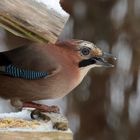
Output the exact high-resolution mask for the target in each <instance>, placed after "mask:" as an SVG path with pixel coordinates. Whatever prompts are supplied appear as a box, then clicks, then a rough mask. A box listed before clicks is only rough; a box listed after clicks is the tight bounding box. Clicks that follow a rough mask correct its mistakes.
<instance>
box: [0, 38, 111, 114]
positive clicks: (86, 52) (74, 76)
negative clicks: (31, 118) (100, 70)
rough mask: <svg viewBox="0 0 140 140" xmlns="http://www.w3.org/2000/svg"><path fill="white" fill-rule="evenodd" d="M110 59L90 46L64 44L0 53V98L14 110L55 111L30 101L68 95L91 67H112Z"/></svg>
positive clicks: (88, 44)
mask: <svg viewBox="0 0 140 140" xmlns="http://www.w3.org/2000/svg"><path fill="white" fill-rule="evenodd" d="M106 57H112V56H111V55H110V54H107V53H105V52H103V51H102V50H101V49H100V48H98V47H96V46H95V45H94V44H93V43H91V42H88V41H83V40H67V41H64V42H57V43H56V44H51V43H49V44H47V45H46V44H45V45H44V44H35V43H32V44H31V45H27V46H22V47H20V48H16V49H14V50H10V51H7V52H2V53H0V83H1V84H0V97H2V98H4V99H10V100H11V104H12V105H13V106H15V107H27V106H28V107H31V106H33V107H35V108H38V109H42V110H43V111H44V110H47V111H54V112H55V111H56V110H57V108H56V107H55V106H53V107H47V106H43V105H37V104H35V103H32V101H36V100H42V99H55V98H59V97H63V96H65V95H67V94H68V93H70V91H72V90H73V89H74V88H75V87H76V86H78V85H79V84H80V82H81V81H82V80H83V78H84V77H85V75H86V74H87V73H88V71H89V70H90V69H91V68H93V67H101V66H106V67H112V66H113V65H112V64H110V63H108V62H107V61H106Z"/></svg>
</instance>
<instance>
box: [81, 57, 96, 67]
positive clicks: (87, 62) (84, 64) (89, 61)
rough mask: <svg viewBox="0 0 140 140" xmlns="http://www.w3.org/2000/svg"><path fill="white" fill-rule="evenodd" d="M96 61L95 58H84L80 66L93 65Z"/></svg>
mask: <svg viewBox="0 0 140 140" xmlns="http://www.w3.org/2000/svg"><path fill="white" fill-rule="evenodd" d="M95 63H96V61H95V60H93V59H87V60H82V61H81V62H80V63H79V67H80V68H81V67H86V66H89V65H92V64H95Z"/></svg>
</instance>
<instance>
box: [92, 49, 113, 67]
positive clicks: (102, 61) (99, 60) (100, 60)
mask: <svg viewBox="0 0 140 140" xmlns="http://www.w3.org/2000/svg"><path fill="white" fill-rule="evenodd" d="M108 58H111V59H114V60H116V57H114V56H113V55H112V54H110V53H105V52H104V53H103V54H102V55H101V56H98V57H97V56H96V57H92V58H91V61H93V62H94V64H95V65H96V66H98V67H102V66H103V67H114V65H112V64H110V63H109V62H108V61H107V60H106V59H108Z"/></svg>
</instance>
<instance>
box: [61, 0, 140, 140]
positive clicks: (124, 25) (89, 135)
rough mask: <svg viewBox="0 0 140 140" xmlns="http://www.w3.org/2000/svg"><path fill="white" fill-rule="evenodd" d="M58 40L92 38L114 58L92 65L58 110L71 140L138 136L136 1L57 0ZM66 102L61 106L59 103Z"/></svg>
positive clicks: (139, 27) (139, 17) (139, 139)
mask: <svg viewBox="0 0 140 140" xmlns="http://www.w3.org/2000/svg"><path fill="white" fill-rule="evenodd" d="M62 4H63V6H64V7H65V9H66V10H67V12H69V13H70V14H71V18H70V20H69V22H68V23H67V25H66V27H65V30H64V33H62V36H61V39H67V38H76V39H83V40H88V41H91V42H94V43H95V44H96V45H97V46H98V47H100V48H102V49H103V50H105V51H107V52H111V53H112V54H113V55H114V56H116V57H117V58H118V60H117V62H116V63H115V67H114V68H109V69H104V68H97V69H92V70H91V71H90V72H89V73H88V75H87V76H86V78H85V79H84V81H83V82H82V83H81V85H80V86H79V87H77V88H76V89H75V90H74V91H73V92H72V93H71V94H70V95H68V96H67V98H66V99H63V102H61V104H62V108H65V113H66V115H67V117H68V119H69V122H70V127H71V129H72V130H73V132H74V138H75V140H140V133H139V129H140V0H62ZM64 106H65V107H64Z"/></svg>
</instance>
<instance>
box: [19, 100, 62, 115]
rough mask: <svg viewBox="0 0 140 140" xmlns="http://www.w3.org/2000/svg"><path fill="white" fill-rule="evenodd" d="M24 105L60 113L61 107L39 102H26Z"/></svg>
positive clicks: (42, 110)
mask: <svg viewBox="0 0 140 140" xmlns="http://www.w3.org/2000/svg"><path fill="white" fill-rule="evenodd" d="M22 107H30V108H35V109H37V110H39V111H41V112H49V113H51V112H54V113H59V112H60V109H59V108H58V107H57V106H48V105H43V104H38V103H33V102H24V103H23V105H22Z"/></svg>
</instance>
